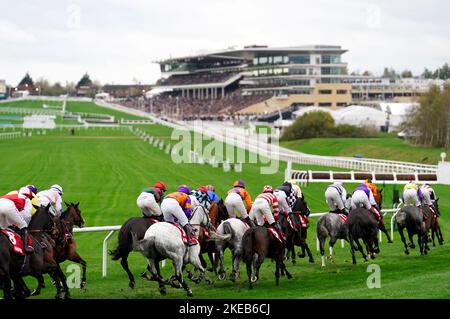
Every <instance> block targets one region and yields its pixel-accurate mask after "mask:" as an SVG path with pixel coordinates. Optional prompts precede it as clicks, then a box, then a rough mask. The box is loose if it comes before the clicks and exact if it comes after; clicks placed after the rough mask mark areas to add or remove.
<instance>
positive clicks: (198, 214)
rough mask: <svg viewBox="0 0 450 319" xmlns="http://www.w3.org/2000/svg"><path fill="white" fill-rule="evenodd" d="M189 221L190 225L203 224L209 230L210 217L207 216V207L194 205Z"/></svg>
mask: <svg viewBox="0 0 450 319" xmlns="http://www.w3.org/2000/svg"><path fill="white" fill-rule="evenodd" d="M189 223H190V224H191V225H192V226H196V225H198V226H204V227H205V228H206V230H207V231H210V230H211V219H210V218H209V215H208V211H207V209H206V208H205V207H203V206H202V205H198V206H197V207H195V209H194V211H193V212H192V214H191V217H190V219H189Z"/></svg>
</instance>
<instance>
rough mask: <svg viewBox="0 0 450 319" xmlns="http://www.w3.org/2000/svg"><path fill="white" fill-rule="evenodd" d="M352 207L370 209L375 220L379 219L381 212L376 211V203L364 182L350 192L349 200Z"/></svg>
mask: <svg viewBox="0 0 450 319" xmlns="http://www.w3.org/2000/svg"><path fill="white" fill-rule="evenodd" d="M351 205H352V209H356V208H357V207H361V206H363V207H364V208H366V209H368V210H370V212H371V213H372V214H373V215H374V216H375V218H376V220H377V222H379V221H380V220H381V214H380V212H379V211H378V208H377V203H376V202H375V198H374V197H373V194H372V191H371V190H370V188H369V187H367V185H366V184H361V185H359V186H358V187H357V188H355V190H354V191H353V194H352V200H351Z"/></svg>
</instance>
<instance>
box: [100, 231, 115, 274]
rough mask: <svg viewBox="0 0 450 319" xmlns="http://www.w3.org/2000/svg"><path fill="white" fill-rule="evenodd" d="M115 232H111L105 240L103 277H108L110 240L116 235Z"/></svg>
mask: <svg viewBox="0 0 450 319" xmlns="http://www.w3.org/2000/svg"><path fill="white" fill-rule="evenodd" d="M114 232H115V230H111V231H110V232H109V233H108V235H107V236H106V237H105V239H104V240H103V257H102V277H106V273H107V267H108V251H107V250H108V239H109V238H110V237H111V236H112V235H113V234H114Z"/></svg>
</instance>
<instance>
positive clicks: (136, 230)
mask: <svg viewBox="0 0 450 319" xmlns="http://www.w3.org/2000/svg"><path fill="white" fill-rule="evenodd" d="M160 218H161V219H162V215H161V217H160ZM156 222H159V219H156V218H150V217H131V218H130V219H128V220H127V221H125V223H123V225H122V227H120V230H119V236H118V245H117V248H116V249H114V250H112V251H110V252H109V254H110V255H111V256H112V260H119V259H120V264H121V265H122V268H123V269H124V270H125V272H126V273H127V275H128V280H129V282H128V286H129V287H130V288H132V289H133V288H134V287H135V285H136V283H135V281H134V276H133V273H132V272H131V271H130V268H129V267H128V255H129V254H130V252H132V251H133V248H134V247H133V234H134V236H136V239H137V240H141V239H142V238H144V235H145V232H146V231H147V229H148V228H149V227H150V226H151V225H153V224H154V223H156ZM144 273H145V272H144Z"/></svg>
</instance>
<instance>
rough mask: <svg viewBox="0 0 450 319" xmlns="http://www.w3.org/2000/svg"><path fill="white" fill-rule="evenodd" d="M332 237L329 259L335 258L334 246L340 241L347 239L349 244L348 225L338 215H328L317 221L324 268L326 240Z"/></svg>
mask: <svg viewBox="0 0 450 319" xmlns="http://www.w3.org/2000/svg"><path fill="white" fill-rule="evenodd" d="M327 237H330V242H329V250H330V255H329V256H328V258H329V259H331V258H333V246H334V244H335V243H336V241H337V240H338V239H345V240H346V241H347V242H349V237H348V223H347V222H346V221H344V220H342V218H341V217H339V215H338V214H335V213H328V214H326V215H323V216H322V217H320V219H319V220H318V221H317V239H318V241H319V249H320V255H321V260H322V267H325V240H326V239H327Z"/></svg>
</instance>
